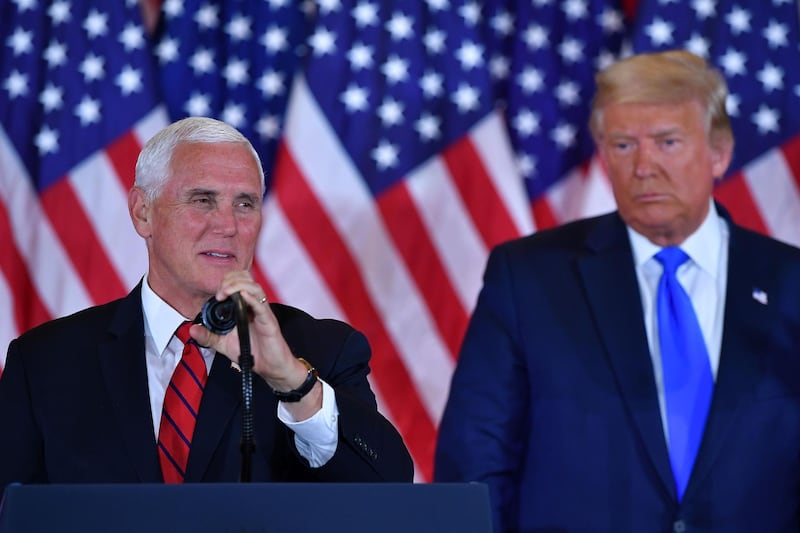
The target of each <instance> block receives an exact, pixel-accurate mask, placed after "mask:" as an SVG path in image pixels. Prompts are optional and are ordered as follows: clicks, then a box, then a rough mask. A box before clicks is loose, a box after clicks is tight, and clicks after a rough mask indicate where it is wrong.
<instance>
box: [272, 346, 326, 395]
mask: <svg viewBox="0 0 800 533" xmlns="http://www.w3.org/2000/svg"><path fill="white" fill-rule="evenodd" d="M297 360H298V361H300V362H301V363H303V364H304V365H305V367H306V368H307V369H308V374H306V380H305V381H303V383H302V384H301V385H300V386H299V387H297V388H296V389H294V390H290V391H288V392H281V391H276V390H274V389H273V391H272V394H274V395H275V397H276V398H277V399H278V400H280V401H282V402H299V401H300V400H301V399H303V396H305V395H306V394H308V393H309V392H311V389H313V388H314V385H316V383H317V379H318V376H319V373H318V372H317V369H316V368H314V367H313V366H312V365H311V363H309V362H308V361H306V360H305V359H303V358H302V357H298V358H297Z"/></svg>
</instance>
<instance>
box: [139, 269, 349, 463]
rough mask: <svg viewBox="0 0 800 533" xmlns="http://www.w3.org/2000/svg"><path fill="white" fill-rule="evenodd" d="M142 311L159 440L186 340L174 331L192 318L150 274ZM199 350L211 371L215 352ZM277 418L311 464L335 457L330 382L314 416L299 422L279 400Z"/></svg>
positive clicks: (334, 406)
mask: <svg viewBox="0 0 800 533" xmlns="http://www.w3.org/2000/svg"><path fill="white" fill-rule="evenodd" d="M142 310H143V311H144V335H145V357H146V362H147V384H148V387H149V390H150V410H151V413H152V416H153V430H154V432H155V436H156V439H158V430H159V426H160V425H161V410H162V407H163V404H164V394H165V393H166V390H167V386H168V385H169V381H170V379H171V378H172V373H173V371H174V370H175V367H176V366H178V362H179V361H180V360H181V355H182V353H183V343H182V342H181V341H180V339H178V338H177V337H176V336H175V330H177V329H178V326H180V325H181V324H182V323H183V322H184V321H185V320H191V319H190V318H185V317H183V316H181V314H180V313H178V312H177V311H176V310H175V309H173V308H172V307H170V306H169V304H167V303H166V302H165V301H164V300H162V299H161V298H160V297H159V296H158V295H157V294H156V293H155V292H153V290H152V289H151V288H150V285H149V283H148V281H147V276H145V279H144V281H143V282H142ZM200 353H202V355H203V359H204V360H205V363H206V369H207V371H208V372H210V371H211V365H212V363H213V362H214V355H215V351H214V350H212V349H210V348H201V349H200ZM256 379H258V378H256ZM320 381H322V380H320ZM278 419H280V421H281V422H282V423H283V424H285V425H286V426H287V427H289V428H290V429H291V430H292V431H293V432H294V434H295V445H296V446H297V451H298V452H300V455H302V456H303V457H304V458H306V459H307V460H308V462H309V464H310V465H311V466H312V467H320V466H322V465H324V464H325V463H327V462H328V461H329V460H330V459H331V457H333V454H334V453H335V452H336V446H337V445H338V441H339V431H338V430H339V408H338V406H337V404H336V394H335V392H334V390H333V388H332V387H331V386H330V385H328V384H327V383H325V382H324V381H322V409H320V410H319V411H318V412H317V413H316V414H314V416H312V417H311V418H308V419H307V420H303V421H300V422H298V421H296V420H294V418H293V417H292V416H291V414H290V413H289V411H288V410H287V409H286V407H285V406H284V405H283V402H278Z"/></svg>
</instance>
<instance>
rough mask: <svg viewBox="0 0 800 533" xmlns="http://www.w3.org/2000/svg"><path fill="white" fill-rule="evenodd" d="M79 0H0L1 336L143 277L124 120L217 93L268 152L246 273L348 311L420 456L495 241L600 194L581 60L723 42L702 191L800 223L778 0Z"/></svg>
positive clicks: (594, 206)
mask: <svg viewBox="0 0 800 533" xmlns="http://www.w3.org/2000/svg"><path fill="white" fill-rule="evenodd" d="M90 4H95V3H94V2H89V1H88V0H54V1H51V2H45V1H44V0H13V1H12V0H0V6H1V7H2V9H1V10H0V12H1V13H3V16H2V18H0V36H2V37H3V44H4V49H3V55H2V58H3V59H2V63H1V64H0V117H1V118H2V124H1V127H2V130H0V236H1V237H2V238H3V242H4V243H8V244H7V245H6V253H5V254H3V255H2V256H0V305H2V307H0V311H4V312H3V313H1V314H0V346H5V345H7V342H8V341H9V340H10V339H11V338H13V337H14V336H16V335H17V334H19V333H20V332H21V331H24V330H25V329H27V328H29V327H30V326H32V325H34V324H36V323H39V322H41V321H43V320H45V319H47V318H50V317H54V316H60V315H63V314H66V313H68V312H71V311H74V310H76V309H79V308H82V307H85V306H87V305H91V304H93V303H99V302H102V301H107V300H109V299H111V298H115V297H118V296H121V295H122V294H124V293H125V292H126V291H127V290H129V289H130V288H131V287H132V286H133V285H134V284H135V283H136V282H137V281H138V280H139V278H140V277H141V275H142V274H143V272H144V270H145V266H146V258H145V254H144V248H143V246H142V244H141V242H139V241H140V239H139V238H138V236H136V235H135V233H134V232H133V230H132V228H131V227H130V221H129V219H128V215H127V209H126V204H125V198H126V196H125V193H126V190H127V188H128V187H129V186H130V184H131V182H132V173H133V164H134V161H135V157H136V155H137V153H138V149H139V147H140V146H141V143H142V142H143V141H144V140H145V139H146V138H148V137H149V136H150V135H152V134H153V133H154V132H155V131H156V130H157V129H158V128H159V127H160V126H162V125H164V124H166V122H167V121H168V120H170V119H177V118H180V117H183V116H186V115H198V114H199V115H208V116H214V117H217V118H221V119H223V120H225V121H227V122H229V123H230V124H232V125H234V126H236V127H238V128H239V129H240V130H242V131H243V132H244V133H245V134H246V135H247V136H248V137H249V138H250V139H251V141H252V142H253V143H254V144H255V145H256V147H257V148H258V150H259V152H260V153H261V156H262V159H263V161H264V164H265V169H266V171H267V174H268V180H269V191H268V195H267V197H266V199H265V202H264V214H265V227H264V230H263V231H262V235H261V238H260V240H259V243H258V250H257V264H256V266H255V269H254V271H255V275H256V277H257V278H258V279H259V280H260V281H261V283H262V284H263V285H264V286H265V287H267V289H268V294H269V295H270V298H271V299H273V300H276V301H282V302H285V303H288V304H291V305H295V306H298V307H301V308H303V309H305V310H307V311H309V312H311V313H312V314H314V315H316V316H320V317H323V316H324V317H336V318H341V319H344V320H347V321H348V322H350V323H352V324H353V325H354V326H355V327H357V328H359V329H360V330H362V331H363V332H364V333H365V334H366V335H367V337H368V338H369V340H370V342H371V345H372V348H373V352H374V355H373V360H372V368H373V373H372V374H371V381H372V385H373V389H374V390H375V392H376V394H377V396H378V400H379V405H380V408H381V410H382V411H383V412H384V413H385V414H386V415H387V416H388V417H389V418H390V419H391V420H392V421H393V422H394V423H395V424H396V425H397V427H398V428H399V429H400V431H401V433H402V434H403V436H404V438H405V441H406V444H407V445H408V447H409V449H410V450H411V453H412V455H413V457H414V459H415V463H416V467H417V479H418V480H419V481H426V480H429V479H430V478H431V472H432V457H433V448H434V445H435V438H436V428H437V425H438V422H439V418H440V416H441V413H442V410H443V408H444V403H445V401H446V397H447V392H448V385H449V381H450V375H451V374H452V371H453V368H454V366H455V363H456V358H457V352H458V347H459V343H460V341H461V336H462V334H463V331H464V329H465V327H466V323H467V320H468V317H469V313H470V311H471V310H472V307H473V305H474V303H475V300H476V298H477V293H478V291H479V290H480V286H481V275H482V271H483V267H484V262H485V259H486V257H487V254H488V251H489V250H490V248H491V247H492V246H493V245H494V244H496V243H498V242H500V241H502V240H505V239H508V238H512V237H515V236H519V235H523V234H527V233H530V232H533V231H536V230H537V229H542V228H545V227H549V226H552V225H555V224H558V223H561V222H564V221H566V220H571V219H574V218H576V217H579V216H585V215H590V214H595V213H600V212H605V211H608V210H610V209H613V206H614V203H613V197H612V195H611V192H610V189H609V187H608V184H607V180H606V179H605V177H604V176H603V173H602V168H601V167H600V165H599V164H598V163H597V162H596V160H595V159H594V157H593V153H594V147H593V145H592V142H591V139H590V136H589V134H588V130H587V128H586V122H587V113H588V108H589V104H590V101H591V96H592V93H593V78H592V77H593V73H594V72H595V70H596V69H597V68H599V67H602V66H604V65H606V64H608V63H609V62H610V61H612V60H613V59H614V58H616V57H619V56H620V55H622V54H626V53H630V52H631V51H645V50H654V49H663V48H673V47H683V48H688V49H690V50H692V51H695V52H697V53H699V54H701V55H704V56H705V57H707V58H709V59H710V60H712V61H713V62H714V63H715V64H717V65H718V66H719V67H720V69H721V71H722V72H723V73H724V74H725V76H726V78H727V79H728V81H729V83H730V88H731V97H730V99H729V102H728V106H729V109H730V110H731V114H732V116H733V120H734V129H735V133H736V135H737V140H738V141H737V152H736V159H735V161H734V166H733V167H732V169H731V171H730V173H729V177H728V178H727V179H726V180H724V181H723V182H722V184H721V185H720V186H719V187H718V196H719V198H720V199H721V200H722V201H723V203H725V204H726V205H728V206H729V207H730V208H731V209H732V210H733V212H734V218H736V219H738V220H740V221H741V222H743V223H745V224H747V225H749V226H751V227H754V228H756V229H759V230H761V231H763V232H766V233H770V234H773V235H775V236H777V237H779V238H781V239H783V240H785V241H787V242H792V243H794V244H800V224H799V223H798V222H800V192H799V191H800V181H798V176H800V137H798V133H800V105H798V104H800V81H799V80H798V76H800V72H798V69H797V65H800V57H799V56H800V51H799V50H798V43H800V33H798V6H797V4H796V3H795V1H794V0H788V1H787V0H771V1H767V0H765V1H763V2H757V3H756V2H741V1H738V2H737V1H729V0H716V1H715V0H693V1H691V2H680V1H676V0H652V1H646V0H641V1H640V2H639V3H638V6H637V5H635V4H636V2H625V3H624V4H623V3H621V2H613V1H603V0H561V1H557V0H525V1H513V0H506V1H493V2H478V1H475V0H426V1H421V0H420V1H412V0H405V1H379V0H354V1H346V0H319V1H318V2H308V1H307V2H299V1H296V0H229V1H227V2H223V1H212V0H163V4H162V5H161V6H160V7H161V12H160V17H159V23H158V25H156V26H155V28H154V33H153V36H152V37H151V38H150V39H148V37H147V34H146V33H143V32H142V28H143V23H142V19H141V16H140V13H139V12H138V7H137V5H136V4H135V3H131V2H127V3H125V4H124V5H123V4H120V5H117V4H114V5H113V6H111V5H109V6H102V7H96V6H94V5H90ZM152 5H158V2H157V1H156V2H148V3H147V4H146V6H145V7H152ZM623 8H624V9H623ZM145 13H150V14H152V12H151V11H147V10H146V11H145ZM153 18H154V17H153ZM148 19H149V18H148ZM792 66H794V68H792ZM168 117H169V118H168ZM3 352H4V350H3ZM3 355H4V354H3ZM3 355H0V357H3ZM0 362H2V361H1V360H0Z"/></svg>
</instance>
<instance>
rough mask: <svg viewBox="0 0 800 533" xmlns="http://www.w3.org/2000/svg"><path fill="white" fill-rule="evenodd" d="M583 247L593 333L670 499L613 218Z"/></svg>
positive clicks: (649, 369)
mask: <svg viewBox="0 0 800 533" xmlns="http://www.w3.org/2000/svg"><path fill="white" fill-rule="evenodd" d="M586 244H587V246H588V248H589V249H590V251H591V252H592V253H590V254H589V255H586V256H585V257H583V258H581V259H579V260H578V269H579V272H580V275H581V280H582V282H583V286H584V289H585V291H586V297H587V300H588V302H589V306H590V307H591V309H592V313H593V315H594V318H595V320H596V321H597V328H598V331H599V335H600V337H601V338H602V340H603V343H604V345H605V348H606V353H607V355H608V358H609V362H610V365H611V368H612V369H613V371H614V375H615V376H616V380H617V384H618V386H619V389H620V393H621V397H622V400H623V402H624V403H625V405H626V407H627V409H628V412H629V413H630V416H631V419H632V420H633V424H634V426H635V427H636V430H637V431H638V433H639V435H640V437H641V439H642V442H643V444H644V447H645V449H646V450H647V453H648V456H649V458H650V461H651V463H652V465H653V467H654V469H655V471H656V472H657V474H658V476H659V477H660V478H661V480H662V482H663V484H664V488H665V490H667V491H668V492H669V493H670V494H672V495H673V496H674V493H675V489H674V481H673V476H672V470H671V467H670V464H669V454H668V451H667V447H666V441H665V439H664V429H663V426H662V423H661V413H660V409H659V406H658V394H657V391H656V386H655V380H654V378H653V365H652V361H651V359H650V352H649V347H648V344H647V335H646V333H645V326H644V319H643V317H642V309H641V296H640V293H639V285H638V282H637V280H636V271H635V269H634V266H633V259H632V252H631V248H630V243H629V242H628V236H627V234H626V231H625V226H624V225H623V223H622V220H621V219H620V218H619V216H618V215H617V214H613V215H609V216H607V217H603V218H601V219H600V220H599V222H598V225H597V226H596V227H595V228H594V230H593V231H592V233H591V234H590V236H589V237H588V239H587V242H586Z"/></svg>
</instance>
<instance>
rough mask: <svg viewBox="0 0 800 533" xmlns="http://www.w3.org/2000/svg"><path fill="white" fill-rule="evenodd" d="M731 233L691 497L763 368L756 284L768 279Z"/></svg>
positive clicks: (760, 310) (763, 309) (735, 232)
mask: <svg viewBox="0 0 800 533" xmlns="http://www.w3.org/2000/svg"><path fill="white" fill-rule="evenodd" d="M730 227H731V237H730V246H729V256H728V279H727V289H726V295H725V319H724V330H723V334H722V348H721V355H720V361H719V369H718V371H717V381H716V384H715V386H714V396H713V398H712V401H711V409H710V411H709V415H708V420H707V422H706V429H705V432H704V434H703V442H702V444H701V447H700V450H699V452H698V456H697V461H696V464H695V468H694V471H693V473H692V477H691V479H690V481H689V486H688V487H687V494H686V496H687V497H690V496H691V491H692V488H693V486H697V485H699V484H701V482H702V480H703V478H705V477H706V476H707V475H708V474H709V473H710V471H711V468H712V466H713V462H714V460H715V458H716V457H717V455H718V453H719V451H720V449H721V447H722V445H723V444H724V443H725V440H726V438H727V434H728V432H729V430H730V429H731V427H732V425H733V423H734V421H735V420H736V418H737V416H738V411H739V408H740V406H741V405H743V404H744V403H747V402H749V401H751V397H752V395H753V393H754V391H755V388H756V385H757V384H758V382H759V381H760V380H761V377H762V374H763V372H764V369H763V362H762V359H761V358H760V357H759V355H758V350H759V347H758V346H753V342H754V341H753V339H759V338H761V336H762V335H763V334H759V333H758V332H757V331H753V328H754V327H755V328H758V327H760V325H761V324H763V321H764V320H768V319H767V318H763V317H764V316H765V312H769V308H768V307H767V306H766V305H763V304H761V303H759V302H758V301H757V300H756V299H755V298H754V297H753V290H754V289H756V288H763V287H768V286H769V285H768V283H766V282H768V281H769V280H765V279H762V277H763V276H762V275H761V274H760V273H759V272H758V270H757V269H756V268H755V267H753V266H752V263H753V261H752V258H750V257H748V254H749V253H752V250H747V249H744V248H746V247H743V246H741V243H740V240H741V238H742V237H743V235H742V232H741V231H739V229H738V228H737V227H736V226H734V225H733V224H730Z"/></svg>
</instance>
